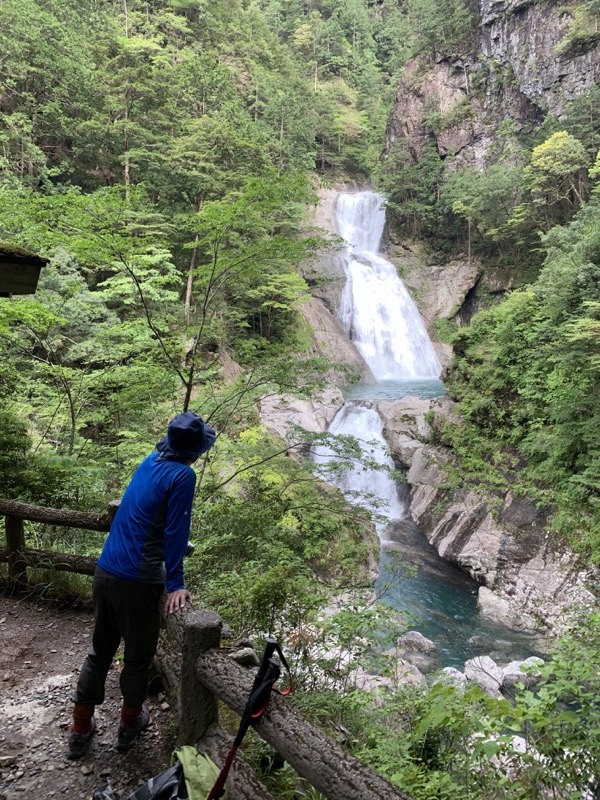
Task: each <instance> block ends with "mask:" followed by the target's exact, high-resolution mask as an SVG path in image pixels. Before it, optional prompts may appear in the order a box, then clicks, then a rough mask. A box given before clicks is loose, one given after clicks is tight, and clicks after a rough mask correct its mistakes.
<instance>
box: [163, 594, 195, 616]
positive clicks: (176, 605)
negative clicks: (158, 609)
mask: <svg viewBox="0 0 600 800" xmlns="http://www.w3.org/2000/svg"><path fill="white" fill-rule="evenodd" d="M186 603H189V604H190V605H191V603H192V595H191V594H190V593H189V592H188V590H187V589H177V590H176V591H175V592H169V593H168V594H167V606H166V612H167V614H172V613H173V612H174V611H178V610H179V609H180V608H183V607H184V606H185V604H186Z"/></svg>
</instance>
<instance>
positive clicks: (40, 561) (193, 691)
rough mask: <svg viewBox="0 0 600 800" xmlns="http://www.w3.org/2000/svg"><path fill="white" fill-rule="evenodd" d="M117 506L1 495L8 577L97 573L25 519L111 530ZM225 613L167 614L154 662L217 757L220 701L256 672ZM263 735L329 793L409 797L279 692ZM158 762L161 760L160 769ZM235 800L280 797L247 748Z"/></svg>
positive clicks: (193, 737) (184, 720)
mask: <svg viewBox="0 0 600 800" xmlns="http://www.w3.org/2000/svg"><path fill="white" fill-rule="evenodd" d="M117 508H118V501H114V502H112V503H110V505H109V509H108V512H107V513H104V514H101V513H93V512H84V511H70V510H64V509H55V508H45V507H42V506H34V505H30V504H28V503H20V502H17V501H16V500H8V499H4V498H0V516H4V517H5V518H6V547H5V548H1V549H0V562H5V563H8V577H9V582H11V583H12V584H13V585H16V586H19V585H21V586H25V585H26V583H27V569H28V568H29V567H45V568H50V569H55V570H62V571H68V572H76V573H79V574H83V575H92V574H93V572H94V568H95V565H96V559H95V558H90V557H87V556H78V555H73V554H67V553H59V552H57V551H48V550H33V549H31V548H27V547H26V542H25V527H24V521H25V520H29V521H32V522H41V523H46V524H48V525H57V526H63V527H69V528H81V529H84V530H92V531H102V532H103V531H108V530H109V528H110V523H111V520H112V518H113V517H114V515H115V513H116V509H117ZM221 627H222V623H221V619H220V617H219V616H218V615H217V614H215V613H213V612H210V611H195V610H191V609H184V610H183V611H181V612H179V613H177V614H171V615H169V616H168V617H164V625H163V630H162V632H161V639H160V644H159V648H158V652H157V654H156V658H155V662H156V666H157V669H158V671H159V673H160V675H161V677H162V679H163V682H164V685H165V689H166V691H167V694H168V696H169V702H170V705H171V708H172V709H173V713H174V715H175V718H176V721H177V727H178V740H179V743H180V744H194V745H196V746H197V747H198V749H199V750H200V751H202V752H206V753H207V754H208V755H210V756H211V758H212V759H213V760H214V761H215V762H216V763H217V764H219V765H222V764H223V762H224V760H225V757H226V755H227V752H228V749H229V745H230V737H228V735H227V734H226V733H225V732H224V731H223V730H222V729H221V728H220V727H219V714H218V707H219V701H220V702H221V703H224V704H225V705H227V706H228V707H229V708H231V709H232V710H233V711H235V712H237V713H238V714H241V713H242V712H243V709H244V706H245V704H246V700H247V697H248V694H249V692H250V688H251V686H252V682H253V680H254V675H253V673H252V672H251V671H249V670H247V669H244V668H243V667H241V666H240V665H239V664H237V663H236V662H235V661H233V660H232V659H231V658H229V657H228V656H227V655H225V654H224V652H223V651H222V650H220V649H219V648H220V641H221ZM254 728H255V730H256V731H257V733H258V734H259V735H260V736H261V737H262V738H263V739H265V740H266V741H267V742H268V743H269V744H270V745H271V746H272V747H273V748H274V750H276V751H277V752H278V753H279V754H280V755H281V756H282V757H283V758H284V759H285V760H286V761H287V762H288V763H289V764H290V765H291V766H292V767H293V768H294V769H295V770H296V772H297V773H298V775H300V776H301V777H302V778H303V779H304V780H306V781H307V782H308V783H310V784H311V785H312V786H314V787H315V788H316V789H317V790H318V791H319V792H321V794H322V795H323V796H324V797H325V798H327V800H411V798H410V797H408V795H406V794H405V793H404V792H401V791H400V790H399V789H397V788H396V787H395V786H392V784H390V783H388V782H387V781H386V780H384V779H383V778H382V777H380V776H379V775H377V774H376V773H374V772H373V771H372V770H370V769H369V768H368V767H366V766H365V765H364V764H362V763H361V762H360V761H358V760H357V759H356V758H354V757H353V756H351V755H350V754H349V753H347V752H346V751H345V750H344V749H343V748H342V747H341V746H340V745H339V744H338V743H337V742H334V741H333V740H332V739H330V738H329V737H327V736H326V735H325V734H324V733H322V732H321V731H320V730H319V729H318V728H316V727H315V726H313V725H311V724H310V723H309V722H308V720H307V719H305V718H304V717H303V716H302V715H301V714H300V713H299V712H298V711H297V709H295V708H294V706H293V703H292V702H291V701H290V700H289V699H287V698H286V699H284V698H282V697H279V696H277V695H274V696H273V697H272V699H271V702H270V703H269V706H268V707H267V710H266V712H265V713H264V715H263V716H262V717H261V719H260V720H258V721H257V722H256V723H254ZM159 768H160V765H157V771H158V769H159ZM227 788H228V791H229V795H230V797H231V798H232V800H274V798H273V796H272V795H271V793H270V792H269V791H268V790H267V789H266V788H265V787H264V786H263V784H262V783H261V781H260V779H259V778H258V777H257V775H256V773H255V772H254V770H252V768H251V767H250V766H249V765H248V764H246V763H245V762H244V760H243V757H242V756H241V755H239V756H238V758H236V760H235V761H234V766H233V768H232V770H231V773H230V776H229V778H228V781H227Z"/></svg>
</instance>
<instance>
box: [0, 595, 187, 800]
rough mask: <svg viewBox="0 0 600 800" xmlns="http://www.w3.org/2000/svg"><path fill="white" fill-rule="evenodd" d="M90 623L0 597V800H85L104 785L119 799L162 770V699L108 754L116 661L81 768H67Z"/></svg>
mask: <svg viewBox="0 0 600 800" xmlns="http://www.w3.org/2000/svg"><path fill="white" fill-rule="evenodd" d="M91 627H92V616H91V614H89V613H86V612H84V611H74V610H64V609H62V610H61V609H57V608H56V606H54V605H52V604H50V603H45V602H43V601H39V600H37V601H36V600H32V599H30V598H23V597H19V596H12V597H11V596H6V595H1V594H0V800H17V799H18V798H19V797H24V798H27V800H46V798H66V800H88V799H89V798H91V797H92V793H93V791H94V789H96V788H98V787H99V786H102V785H103V784H106V783H107V782H108V781H109V780H110V782H111V785H112V787H113V791H114V792H115V795H116V796H117V797H119V798H126V797H127V796H128V795H129V794H130V793H131V792H132V791H133V790H134V789H135V788H136V787H137V786H139V785H140V784H141V783H143V782H144V781H146V780H147V779H148V778H149V777H150V776H152V775H155V774H156V773H158V772H160V770H161V769H163V768H164V767H166V766H168V764H169V759H170V755H171V749H172V748H171V745H172V733H173V723H172V718H171V713H170V711H169V709H168V704H167V703H166V702H165V698H164V697H163V696H162V695H154V696H151V697H150V712H151V723H150V726H149V728H148V730H147V731H144V733H143V734H142V735H141V737H140V740H139V741H138V742H137V743H136V745H135V746H134V747H133V748H132V749H131V750H130V751H129V752H128V753H125V754H121V753H118V752H117V750H116V749H115V747H114V744H115V740H116V733H117V724H118V719H119V708H120V705H121V697H120V693H119V683H118V681H119V668H120V667H119V661H118V657H117V660H116V661H115V663H114V664H113V668H112V669H111V671H110V673H109V676H108V681H107V686H106V690H107V691H106V701H105V703H104V704H103V705H102V706H101V707H99V708H97V709H96V721H97V723H98V729H97V731H96V734H95V736H94V738H93V740H92V743H91V745H90V748H89V750H88V752H87V754H86V755H85V756H84V758H83V759H82V760H81V761H68V760H67V758H66V750H67V748H66V742H67V737H68V731H69V726H70V715H71V709H72V701H71V696H72V693H73V689H74V687H75V682H76V680H77V675H78V673H79V668H80V666H81V663H82V661H83V658H84V656H85V654H86V652H87V648H88V645H89V642H90V637H91Z"/></svg>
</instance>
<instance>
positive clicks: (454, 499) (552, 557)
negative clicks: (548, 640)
mask: <svg viewBox="0 0 600 800" xmlns="http://www.w3.org/2000/svg"><path fill="white" fill-rule="evenodd" d="M378 408H379V410H380V413H381V415H382V419H383V420H384V426H385V431H384V432H385V435H386V439H387V441H388V442H389V443H390V446H391V447H392V449H393V450H394V451H395V452H396V453H397V454H398V456H399V459H400V461H401V462H402V463H403V464H404V465H405V467H406V468H407V470H408V472H407V482H408V485H409V487H410V513H411V516H412V518H413V519H414V520H415V522H417V524H418V525H419V526H420V528H421V530H423V532H424V533H425V535H426V537H427V539H428V541H429V542H430V544H432V545H433V546H434V547H435V548H436V550H437V552H438V553H439V555H441V556H442V557H443V558H445V559H447V560H449V561H451V562H453V563H455V564H457V565H458V566H459V567H461V568H462V569H464V570H465V571H467V572H468V573H469V574H470V575H471V576H472V577H473V578H474V579H475V580H476V581H477V582H478V583H479V584H480V589H479V598H478V600H479V609H480V613H482V614H483V615H484V616H485V617H487V618H489V619H491V620H493V621H495V622H497V623H499V624H503V625H506V626H507V627H509V628H512V629H513V630H514V629H516V630H521V631H523V632H526V633H535V634H540V633H543V634H547V633H548V632H549V631H552V633H553V634H557V633H560V632H561V631H562V630H563V629H565V628H566V627H567V625H568V620H569V614H568V612H569V610H570V609H575V608H576V607H578V606H587V607H592V606H593V605H594V604H595V603H596V598H595V595H594V592H593V587H594V586H596V587H597V586H598V585H600V581H599V579H598V574H597V571H594V570H591V569H582V568H581V565H579V563H578V560H577V558H576V556H575V555H574V554H573V553H572V552H570V551H569V550H568V549H567V548H566V547H563V546H561V547H559V546H558V545H557V543H555V542H553V540H552V538H551V537H550V534H549V532H548V522H547V518H546V513H545V512H544V511H543V510H540V509H538V508H537V507H536V506H535V505H534V504H533V503H531V502H530V501H528V500H526V499H524V498H521V497H516V496H515V495H513V494H512V493H511V492H509V493H508V494H507V495H506V497H505V498H504V499H503V501H501V503H502V504H501V506H500V508H498V502H499V499H500V498H498V497H493V498H492V497H489V496H486V495H485V493H483V492H481V491H475V490H468V489H464V488H455V487H453V484H452V482H451V480H450V478H449V472H448V468H449V465H450V464H451V461H452V453H451V451H450V450H448V449H447V448H443V447H440V446H437V445H433V444H431V442H430V440H431V438H432V431H435V430H436V428H437V427H438V425H439V423H438V421H437V417H438V415H440V416H442V417H444V418H446V419H454V420H455V421H458V419H457V414H456V410H455V408H454V405H453V403H452V402H451V401H450V400H449V399H448V398H447V397H445V398H438V399H436V400H434V401H420V400H416V401H415V400H414V399H413V398H405V399H404V400H403V401H397V402H395V403H380V404H378ZM428 410H433V411H434V412H435V415H434V417H433V419H432V420H431V419H430V418H429V416H428V414H427V412H428Z"/></svg>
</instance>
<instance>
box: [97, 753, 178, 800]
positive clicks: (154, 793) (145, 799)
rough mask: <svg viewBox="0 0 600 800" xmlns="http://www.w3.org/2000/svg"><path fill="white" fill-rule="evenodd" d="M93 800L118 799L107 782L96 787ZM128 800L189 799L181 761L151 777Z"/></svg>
mask: <svg viewBox="0 0 600 800" xmlns="http://www.w3.org/2000/svg"><path fill="white" fill-rule="evenodd" d="M93 800H116V796H115V794H114V793H113V791H112V789H111V787H110V784H107V785H106V786H102V787H101V788H100V789H96V791H95V792H94V794H93ZM126 800H188V793H187V789H186V786H185V779H184V777H183V768H182V766H181V764H180V763H179V761H177V762H176V763H175V765H174V766H172V767H169V768H168V769H164V770H163V771H162V772H160V773H159V774H158V775H155V776H154V777H153V778H150V780H149V781H146V783H145V784H144V785H143V786H140V787H139V788H137V789H136V790H135V792H133V793H132V794H130V795H129V796H128V797H127V798H126Z"/></svg>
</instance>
